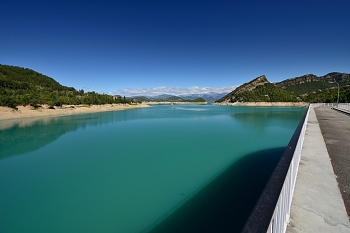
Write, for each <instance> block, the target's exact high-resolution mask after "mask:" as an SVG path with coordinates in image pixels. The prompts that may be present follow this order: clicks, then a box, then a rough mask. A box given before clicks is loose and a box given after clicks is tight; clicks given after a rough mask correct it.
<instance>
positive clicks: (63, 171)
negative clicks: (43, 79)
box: [0, 105, 306, 233]
mask: <svg viewBox="0 0 350 233" xmlns="http://www.w3.org/2000/svg"><path fill="white" fill-rule="evenodd" d="M305 111H306V109H305V108H292V107H289V108H288V107H234V106H214V105H173V106H152V107H150V108H142V109H131V110H126V111H116V112H103V113H93V114H80V115H71V116H63V117H50V118H36V119H34V118H33V119H22V120H17V121H14V122H13V125H12V127H9V128H6V129H4V128H3V129H1V130H0V232H6V233H12V232H16V233H21V232H26V233H28V232H29V233H31V232H33V233H34V232H35V233H40V232H45V233H46V232H51V233H55V232H84V233H86V232H127V233H129V232H136V233H137V232H239V231H240V229H241V227H242V226H243V224H244V222H245V220H246V219H247V217H248V216H249V213H250V211H251V210H252V208H253V207H254V205H255V202H256V201H257V199H258V198H259V195H260V193H261V191H262V190H263V188H264V186H265V184H266V182H267V180H268V179H269V176H270V175H271V173H272V171H273V169H274V167H275V166H276V164H277V162H278V160H279V158H280V156H281V155H282V153H283V151H284V149H285V147H286V146H287V144H288V142H289V140H290V139H291V137H292V135H293V133H294V131H295V129H296V127H297V125H298V123H299V121H300V120H301V118H302V116H303V114H304V113H305ZM1 124H2V122H0V126H1ZM0 128H1V127H0Z"/></svg>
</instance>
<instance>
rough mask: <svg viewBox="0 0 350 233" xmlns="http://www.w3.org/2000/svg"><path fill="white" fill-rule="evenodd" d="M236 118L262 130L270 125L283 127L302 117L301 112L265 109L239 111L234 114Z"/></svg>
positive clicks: (249, 126)
mask: <svg viewBox="0 0 350 233" xmlns="http://www.w3.org/2000/svg"><path fill="white" fill-rule="evenodd" d="M232 116H233V117H234V119H237V120H238V121H239V122H241V123H243V124H244V125H245V127H248V128H253V129H256V130H258V131H259V132H262V131H264V130H266V129H267V128H268V127H273V126H277V127H283V126H284V125H285V124H294V122H295V120H296V119H299V118H300V112H297V111H296V112H293V111H286V110H285V109H284V110H283V109H282V110H281V109H279V108H277V109H273V110H271V109H265V108H262V109H260V111H253V112H237V113H234V114H232Z"/></svg>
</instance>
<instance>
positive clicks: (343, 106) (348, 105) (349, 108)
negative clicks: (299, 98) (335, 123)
mask: <svg viewBox="0 0 350 233" xmlns="http://www.w3.org/2000/svg"><path fill="white" fill-rule="evenodd" d="M310 107H311V108H316V107H334V108H338V109H341V110H346V111H350V103H341V104H337V103H312V104H310Z"/></svg>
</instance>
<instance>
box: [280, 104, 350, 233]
mask: <svg viewBox="0 0 350 233" xmlns="http://www.w3.org/2000/svg"><path fill="white" fill-rule="evenodd" d="M286 232H288V233H296V232H303V233H304V232H310V233H311V232H312V233H314V232H334V233H338V232H339V233H342V232H350V223H349V218H348V216H347V213H346V210H345V206H344V202H343V199H342V197H341V194H340V191H339V188H338V183H337V181H336V176H335V175H334V172H333V168H332V165H331V162H330V158H329V155H328V152H327V148H326V145H325V142H324V139H323V136H322V134H321V130H320V127H319V124H318V121H317V118H316V115H315V111H314V109H310V115H309V119H308V125H307V128H306V134H305V140H304V144H303V149H302V153H301V159H300V165H299V171H298V176H297V180H296V186H295V190H294V195H293V200H292V206H291V215H290V222H289V225H288V227H287V231H286Z"/></svg>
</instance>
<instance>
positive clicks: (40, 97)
mask: <svg viewBox="0 0 350 233" xmlns="http://www.w3.org/2000/svg"><path fill="white" fill-rule="evenodd" d="M128 101H130V100H127V99H125V98H122V97H121V96H110V95H107V94H98V93H96V92H87V93H85V92H84V90H79V91H77V90H75V89H74V88H73V87H66V86H63V85H61V84H59V83H58V82H56V81H55V80H54V79H52V78H50V77H48V76H45V75H43V74H40V73H38V72H36V71H34V70H31V69H25V68H21V67H16V66H8V65H1V64H0V106H8V107H12V108H15V107H16V106H18V105H24V106H25V105H31V106H33V107H37V106H39V105H41V104H48V105H49V106H50V107H54V106H61V105H62V104H74V105H77V104H88V105H91V104H112V103H125V102H128Z"/></svg>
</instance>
